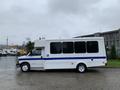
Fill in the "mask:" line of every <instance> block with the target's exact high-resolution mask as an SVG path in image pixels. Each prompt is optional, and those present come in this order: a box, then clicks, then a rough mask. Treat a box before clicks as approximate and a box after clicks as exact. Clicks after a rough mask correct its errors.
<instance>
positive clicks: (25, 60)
mask: <svg viewBox="0 0 120 90" xmlns="http://www.w3.org/2000/svg"><path fill="white" fill-rule="evenodd" d="M106 63H107V57H106V50H105V44H104V38H103V37H89V38H88V37H85V38H72V39H56V40H55V39H54V40H36V41H35V45H34V50H33V51H32V52H30V53H29V54H28V55H26V56H21V57H18V61H17V65H18V66H20V68H21V70H22V71H23V72H27V71H30V70H47V69H77V70H78V71H79V72H81V73H83V72H85V71H86V70H87V68H89V67H99V66H105V65H106Z"/></svg>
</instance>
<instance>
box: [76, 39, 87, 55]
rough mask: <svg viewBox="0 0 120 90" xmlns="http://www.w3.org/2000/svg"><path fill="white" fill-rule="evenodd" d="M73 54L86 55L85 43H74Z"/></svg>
mask: <svg viewBox="0 0 120 90" xmlns="http://www.w3.org/2000/svg"><path fill="white" fill-rule="evenodd" d="M74 47H75V53H86V43H85V42H84V41H78V42H74Z"/></svg>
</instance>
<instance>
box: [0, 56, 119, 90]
mask: <svg viewBox="0 0 120 90" xmlns="http://www.w3.org/2000/svg"><path fill="white" fill-rule="evenodd" d="M15 60H16V57H0V90H119V88H120V68H93V69H89V70H88V71H87V72H86V73H84V74H80V73H77V72H76V71H75V70H50V71H31V72H28V73H23V72H21V71H20V70H19V69H16V67H15Z"/></svg>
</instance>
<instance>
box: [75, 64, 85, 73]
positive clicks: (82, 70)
mask: <svg viewBox="0 0 120 90" xmlns="http://www.w3.org/2000/svg"><path fill="white" fill-rule="evenodd" d="M77 70H78V72H80V73H84V72H85V71H86V70H87V67H86V65H85V64H78V66H77Z"/></svg>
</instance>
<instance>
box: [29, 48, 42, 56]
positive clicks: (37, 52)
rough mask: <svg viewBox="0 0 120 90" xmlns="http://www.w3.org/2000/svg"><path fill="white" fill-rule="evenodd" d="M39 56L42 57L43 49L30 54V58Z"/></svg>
mask: <svg viewBox="0 0 120 90" xmlns="http://www.w3.org/2000/svg"><path fill="white" fill-rule="evenodd" d="M39 55H41V49H35V50H32V52H31V53H30V56H39Z"/></svg>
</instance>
